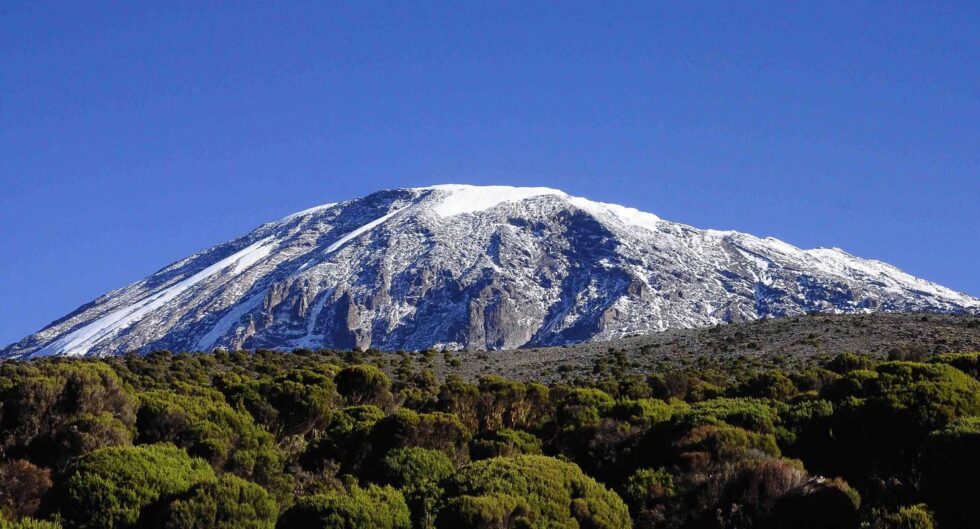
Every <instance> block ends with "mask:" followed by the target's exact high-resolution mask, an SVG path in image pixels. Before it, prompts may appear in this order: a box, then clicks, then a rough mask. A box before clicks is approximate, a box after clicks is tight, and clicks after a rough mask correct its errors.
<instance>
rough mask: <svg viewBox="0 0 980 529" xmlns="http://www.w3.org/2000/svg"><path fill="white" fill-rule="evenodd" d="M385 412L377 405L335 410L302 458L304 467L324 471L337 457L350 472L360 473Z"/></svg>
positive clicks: (346, 470)
mask: <svg viewBox="0 0 980 529" xmlns="http://www.w3.org/2000/svg"><path fill="white" fill-rule="evenodd" d="M384 416H385V414H384V412H383V411H381V408H378V407H377V406H374V405H364V406H350V407H347V408H344V409H343V410H340V411H339V412H338V413H335V414H334V415H333V417H332V419H331V421H330V423H329V424H328V425H327V428H326V430H325V431H324V432H323V434H322V435H321V436H320V437H318V438H317V439H314V440H313V441H311V442H310V444H309V446H308V447H307V449H306V452H305V453H304V454H303V455H302V457H301V461H302V464H303V466H304V467H305V468H308V469H311V470H314V471H321V470H323V469H324V468H325V466H326V465H327V464H328V462H330V461H336V462H337V463H339V464H340V466H341V469H342V470H343V471H344V472H347V473H357V471H358V470H359V469H360V468H361V465H362V463H363V461H364V459H365V458H366V457H367V456H368V454H369V452H370V448H371V446H370V436H371V431H372V430H373V429H374V425H375V424H377V422H378V421H380V420H381V419H383V418H384Z"/></svg>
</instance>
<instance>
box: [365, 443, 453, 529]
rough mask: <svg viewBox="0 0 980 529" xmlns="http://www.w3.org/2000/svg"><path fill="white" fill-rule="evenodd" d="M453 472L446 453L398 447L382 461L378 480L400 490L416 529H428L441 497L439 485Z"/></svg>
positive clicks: (433, 519) (433, 520)
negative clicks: (417, 528) (380, 477)
mask: <svg viewBox="0 0 980 529" xmlns="http://www.w3.org/2000/svg"><path fill="white" fill-rule="evenodd" d="M455 470H456V467H455V465H453V462H452V461H450V460H449V458H448V457H447V456H446V454H444V453H442V452H440V451H438V450H429V449H426V448H398V449H395V450H392V451H390V452H388V455H386V456H385V458H384V461H383V462H382V472H381V474H382V481H383V482H384V483H386V484H388V485H391V486H393V487H395V488H397V489H398V490H400V491H401V492H402V493H403V494H404V495H405V499H406V501H407V503H408V507H409V509H410V510H411V511H412V520H413V522H414V523H415V526H416V527H421V528H429V527H432V526H433V524H434V522H435V513H436V510H437V507H438V504H439V499H440V497H441V496H442V492H443V491H442V487H440V486H439V482H440V481H442V480H443V479H445V478H447V477H449V476H450V475H451V474H452V473H453V472H454V471H455Z"/></svg>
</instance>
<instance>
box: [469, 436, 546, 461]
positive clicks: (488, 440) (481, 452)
mask: <svg viewBox="0 0 980 529" xmlns="http://www.w3.org/2000/svg"><path fill="white" fill-rule="evenodd" d="M540 453H541V440H540V439H538V438H537V437H535V436H534V435H532V434H529V433H527V432H522V431H520V430H509V429H506V428H505V429H503V430H496V431H493V432H484V433H482V434H480V435H477V436H476V437H474V438H473V440H471V441H470V457H471V458H473V459H488V458H491V457H507V456H513V455H519V454H540Z"/></svg>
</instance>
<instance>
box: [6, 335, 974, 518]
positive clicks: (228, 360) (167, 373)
mask: <svg viewBox="0 0 980 529" xmlns="http://www.w3.org/2000/svg"><path fill="white" fill-rule="evenodd" d="M435 354H436V353H434V352H430V353H428V354H425V355H407V354H402V355H396V354H378V353H373V354H366V353H360V352H351V353H347V354H346V355H344V354H338V353H336V352H330V351H318V352H314V351H309V350H305V349H303V350H296V351H294V352H292V353H278V352H271V351H257V352H255V353H247V352H231V353H227V352H221V351H219V352H215V353H209V354H176V355H175V354H171V353H169V352H157V353H152V354H150V355H147V356H135V355H130V356H125V357H118V358H110V359H104V360H84V359H83V360H58V359H48V360H40V361H30V362H5V363H2V364H0V448H2V462H0V511H2V517H3V521H0V528H25V529H26V528H35V529H54V528H59V527H61V528H80V529H109V528H161V529H162V528H167V529H178V528H186V529H190V528H227V529H231V528H254V529H271V528H282V529H293V528H295V529H306V528H310V529H319V528H324V529H326V528H330V529H334V528H336V529H389V528H390V529H409V528H415V529H466V528H486V529H498V528H499V529H503V528H512V529H518V528H521V529H525V528H534V529H538V528H540V529H545V528H548V529H551V528H555V529H557V528H563V529H576V528H578V529H622V528H628V527H631V526H632V527H635V528H637V529H647V528H658V529H659V528H677V529H681V528H691V529H695V528H696V529H722V528H725V529H740V528H746V529H747V528H762V529H777V528H790V527H792V528H804V529H805V528H857V527H867V528H872V529H927V528H932V527H940V528H942V529H960V528H963V529H965V528H976V527H980V507H978V506H977V505H975V504H974V503H973V500H974V496H975V491H976V487H975V486H973V485H972V480H973V479H975V478H976V476H978V475H980V382H978V381H977V377H978V371H980V354H978V353H972V354H943V355H937V356H933V357H931V358H928V359H922V361H914V362H913V361H895V360H892V361H887V360H875V359H871V358H869V357H864V356H859V355H854V354H841V355H838V356H836V357H833V358H827V359H825V360H824V361H821V362H819V363H818V364H816V365H812V366H809V367H806V368H800V369H796V370H793V371H784V370H781V369H779V368H778V367H760V366H741V367H731V366H730V368H729V369H727V370H719V369H717V368H713V367H706V366H704V365H702V366H691V367H688V368H684V369H677V370H671V371H665V372H658V373H650V374H648V375H646V376H637V375H622V376H606V373H608V372H609V369H608V366H606V367H605V368H603V369H597V370H596V373H599V375H597V377H596V378H594V379H591V380H582V381H579V382H576V383H563V384H550V385H543V384H539V383H534V382H520V381H513V380H507V379H504V378H500V377H494V376H488V377H484V378H482V379H480V380H479V381H476V382H467V381H464V380H463V379H461V378H459V377H454V376H449V377H446V379H445V380H439V379H438V378H437V377H436V376H435V375H434V374H433V371H432V370H431V369H430V367H431V362H432V359H433V355H435ZM445 355H446V356H447V358H449V357H451V353H445Z"/></svg>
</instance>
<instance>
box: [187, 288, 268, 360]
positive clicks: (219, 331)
mask: <svg viewBox="0 0 980 529" xmlns="http://www.w3.org/2000/svg"><path fill="white" fill-rule="evenodd" d="M264 297H265V291H262V292H259V293H257V294H254V295H252V296H251V297H249V298H248V299H246V300H245V301H242V302H241V303H239V304H237V305H234V306H233V307H232V309H231V310H230V311H228V313H227V314H225V315H224V316H222V317H221V319H220V320H218V322H217V323H215V324H214V327H212V328H211V330H210V331H208V332H207V334H205V335H204V336H202V337H201V339H200V340H198V341H197V349H198V350H200V351H207V350H209V349H211V348H212V347H213V346H214V344H215V342H217V341H218V339H219V338H221V337H222V336H224V335H225V333H227V332H228V330H229V329H231V326H232V325H234V324H236V323H238V322H239V321H240V320H241V319H242V316H244V315H245V314H247V313H248V312H250V311H251V310H252V309H255V308H257V307H258V306H259V305H261V304H262V300H263V298H264Z"/></svg>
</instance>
